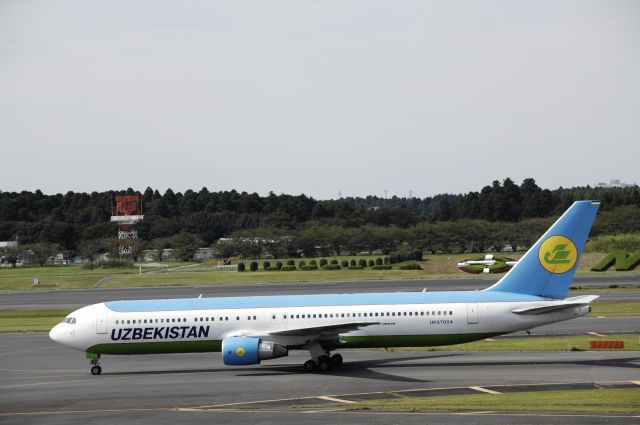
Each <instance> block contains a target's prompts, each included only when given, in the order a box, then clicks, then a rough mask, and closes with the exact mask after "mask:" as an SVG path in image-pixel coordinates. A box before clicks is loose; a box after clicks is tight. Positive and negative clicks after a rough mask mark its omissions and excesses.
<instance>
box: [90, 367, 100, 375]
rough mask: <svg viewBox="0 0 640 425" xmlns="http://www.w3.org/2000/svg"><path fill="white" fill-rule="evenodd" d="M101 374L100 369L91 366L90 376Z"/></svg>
mask: <svg viewBox="0 0 640 425" xmlns="http://www.w3.org/2000/svg"><path fill="white" fill-rule="evenodd" d="M101 373H102V368H101V367H100V366H92V367H91V374H92V375H100V374H101Z"/></svg>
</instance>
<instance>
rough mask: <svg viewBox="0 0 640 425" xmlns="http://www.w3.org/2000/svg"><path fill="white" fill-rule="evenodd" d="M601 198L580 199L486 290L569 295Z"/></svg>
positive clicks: (556, 296) (552, 295) (538, 294)
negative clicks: (598, 199) (507, 271)
mask: <svg viewBox="0 0 640 425" xmlns="http://www.w3.org/2000/svg"><path fill="white" fill-rule="evenodd" d="M599 205H600V202H597V201H578V202H574V203H573V205H571V207H570V208H569V209H568V210H567V211H566V212H565V213H564V214H563V215H562V217H560V218H559V219H558V221H556V222H555V223H554V224H553V226H551V228H550V229H549V230H547V232H546V233H545V234H544V235H542V237H541V238H540V239H539V240H538V242H536V243H535V244H534V245H533V246H532V247H531V249H529V251H527V253H526V254H525V255H524V256H523V257H522V258H521V259H520V261H518V262H517V263H516V265H515V266H514V267H513V268H512V269H511V270H510V271H509V273H507V274H506V275H505V276H504V277H503V278H502V279H500V280H499V281H498V283H496V284H495V285H493V286H492V287H490V288H487V289H486V290H487V291H502V292H515V293H518V294H527V295H537V296H541V297H549V298H558V299H562V298H565V297H566V296H567V292H568V291H569V284H570V283H571V280H572V279H573V274H574V273H575V271H576V269H577V267H578V262H579V260H580V256H581V255H582V250H583V248H584V244H585V242H586V241H587V236H589V231H590V230H591V225H592V224H593V220H594V219H595V217H596V213H597V212H598V206H599Z"/></svg>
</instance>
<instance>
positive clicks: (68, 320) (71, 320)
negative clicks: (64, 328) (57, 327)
mask: <svg viewBox="0 0 640 425" xmlns="http://www.w3.org/2000/svg"><path fill="white" fill-rule="evenodd" d="M62 323H67V324H69V325H75V324H76V318H75V317H65V318H64V320H63V321H62Z"/></svg>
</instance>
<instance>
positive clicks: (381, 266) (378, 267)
mask: <svg viewBox="0 0 640 425" xmlns="http://www.w3.org/2000/svg"><path fill="white" fill-rule="evenodd" d="M391 269H392V267H391V265H390V264H377V265H375V266H373V267H371V270H391Z"/></svg>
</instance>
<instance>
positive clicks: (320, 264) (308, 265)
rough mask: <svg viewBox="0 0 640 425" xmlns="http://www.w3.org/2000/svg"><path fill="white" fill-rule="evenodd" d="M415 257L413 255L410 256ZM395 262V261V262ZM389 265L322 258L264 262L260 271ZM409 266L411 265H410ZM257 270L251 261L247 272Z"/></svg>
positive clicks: (386, 262) (387, 267)
mask: <svg viewBox="0 0 640 425" xmlns="http://www.w3.org/2000/svg"><path fill="white" fill-rule="evenodd" d="M412 255H413V256H414V257H415V255H416V254H415V253H414V254H412ZM399 258H404V256H402V257H398V256H396V257H394V261H395V260H397V259H399ZM420 258H422V251H420ZM403 261H407V260H403ZM395 262H397V261H395ZM391 264H392V261H391V259H390V257H385V258H382V257H378V258H376V259H375V260H373V259H370V260H365V259H364V258H360V259H359V260H356V259H351V260H342V261H340V263H338V260H336V259H332V260H331V261H330V262H329V261H328V260H327V259H325V258H322V259H320V261H316V260H313V259H312V260H309V261H308V262H307V261H305V260H299V261H298V265H297V267H296V263H295V261H294V260H287V261H286V263H285V264H283V263H282V262H280V261H276V262H275V263H274V264H273V265H272V264H271V262H270V261H264V262H263V263H262V269H263V270H264V271H293V270H318V269H323V270H342V269H348V270H363V269H366V268H367V267H369V268H371V269H372V270H391ZM410 266H411V265H410ZM414 266H417V269H418V270H420V269H421V268H420V266H418V265H417V264H415V265H414ZM403 267H407V266H401V267H400V269H402V270H413V269H415V268H404V269H403ZM258 268H259V266H258V262H257V261H252V262H251V263H249V270H250V271H252V272H255V271H257V270H258ZM245 270H246V265H245V264H244V263H239V264H238V271H239V272H244V271H245Z"/></svg>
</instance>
